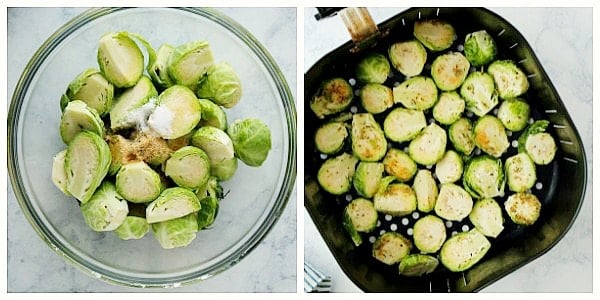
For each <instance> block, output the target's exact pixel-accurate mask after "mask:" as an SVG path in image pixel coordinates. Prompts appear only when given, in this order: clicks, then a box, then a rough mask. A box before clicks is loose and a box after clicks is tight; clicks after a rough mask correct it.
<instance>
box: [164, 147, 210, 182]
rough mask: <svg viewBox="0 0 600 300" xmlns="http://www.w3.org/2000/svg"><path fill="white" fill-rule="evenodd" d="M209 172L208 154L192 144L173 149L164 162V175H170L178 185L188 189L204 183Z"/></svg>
mask: <svg viewBox="0 0 600 300" xmlns="http://www.w3.org/2000/svg"><path fill="white" fill-rule="evenodd" d="M210 174H211V170H210V159H209V158H208V155H207V154H206V152H204V151H203V150H202V149H200V148H197V147H194V146H186V147H183V148H181V149H179V150H177V151H175V153H173V155H171V157H170V158H169V159H167V162H166V164H165V176H167V177H170V178H171V179H172V180H173V181H174V182H175V184H177V185H178V186H180V187H184V188H188V189H196V188H199V187H201V186H203V185H205V184H206V183H207V182H208V178H209V177H210Z"/></svg>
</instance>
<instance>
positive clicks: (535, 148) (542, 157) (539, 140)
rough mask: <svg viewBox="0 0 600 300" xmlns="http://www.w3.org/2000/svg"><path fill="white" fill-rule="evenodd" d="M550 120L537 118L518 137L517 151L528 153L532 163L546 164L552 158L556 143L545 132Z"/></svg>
mask: <svg viewBox="0 0 600 300" xmlns="http://www.w3.org/2000/svg"><path fill="white" fill-rule="evenodd" d="M549 124H550V122H548V121H546V120H539V121H535V122H533V124H531V125H529V127H527V129H525V131H523V133H522V134H521V136H520V137H519V140H518V141H519V152H526V153H527V154H529V156H530V157H531V159H532V160H533V162H534V163H536V164H538V165H547V164H549V163H550V162H552V160H554V155H555V154H556V143H555V142H554V138H552V136H551V135H550V134H549V133H547V132H545V131H546V128H547V127H548V125H549Z"/></svg>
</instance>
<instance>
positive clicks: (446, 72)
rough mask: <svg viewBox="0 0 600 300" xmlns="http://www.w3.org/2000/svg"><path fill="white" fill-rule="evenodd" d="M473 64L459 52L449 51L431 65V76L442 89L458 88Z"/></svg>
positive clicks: (451, 89)
mask: <svg viewBox="0 0 600 300" xmlns="http://www.w3.org/2000/svg"><path fill="white" fill-rule="evenodd" d="M470 67H471V65H470V64H469V61H468V60H467V58H465V57H464V56H463V55H462V54H460V53H459V52H449V53H446V54H442V55H440V56H438V57H436V58H435V60H434V61H433V64H432V65H431V77H433V81H435V84H436V85H437V87H438V88H439V89H440V90H442V91H453V90H455V89H457V88H458V87H459V86H460V85H461V84H462V83H463V81H465V78H467V74H469V68H470Z"/></svg>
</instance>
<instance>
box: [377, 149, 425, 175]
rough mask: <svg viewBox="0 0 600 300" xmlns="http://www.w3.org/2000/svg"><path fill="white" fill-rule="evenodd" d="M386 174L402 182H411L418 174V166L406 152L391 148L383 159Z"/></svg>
mask: <svg viewBox="0 0 600 300" xmlns="http://www.w3.org/2000/svg"><path fill="white" fill-rule="evenodd" d="M383 166H384V168H385V172H386V173H388V174H390V175H391V176H394V177H396V179H397V180H398V181H400V182H407V181H410V180H411V179H412V178H413V176H415V173H417V164H416V163H415V162H414V161H413V160H412V158H410V156H409V155H408V154H406V152H404V151H402V150H398V149H394V148H391V149H390V150H388V152H387V153H386V155H385V157H384V158H383Z"/></svg>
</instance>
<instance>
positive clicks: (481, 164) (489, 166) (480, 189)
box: [463, 155, 505, 199]
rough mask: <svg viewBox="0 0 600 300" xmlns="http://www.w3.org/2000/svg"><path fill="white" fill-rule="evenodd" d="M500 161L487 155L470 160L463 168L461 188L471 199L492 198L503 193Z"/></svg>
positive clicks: (502, 174) (503, 181)
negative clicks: (462, 187) (463, 188)
mask: <svg viewBox="0 0 600 300" xmlns="http://www.w3.org/2000/svg"><path fill="white" fill-rule="evenodd" d="M504 183H505V178H504V170H503V169H502V161H501V160H500V159H497V158H493V157H491V156H488V155H482V156H478V157H475V158H472V159H471V160H469V161H468V162H467V165H466V166H465V172H464V174H463V186H464V187H465V189H466V190H467V191H468V192H469V194H471V195H472V196H473V197H475V198H478V199H481V198H493V197H497V196H500V195H502V194H503V193H504Z"/></svg>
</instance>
